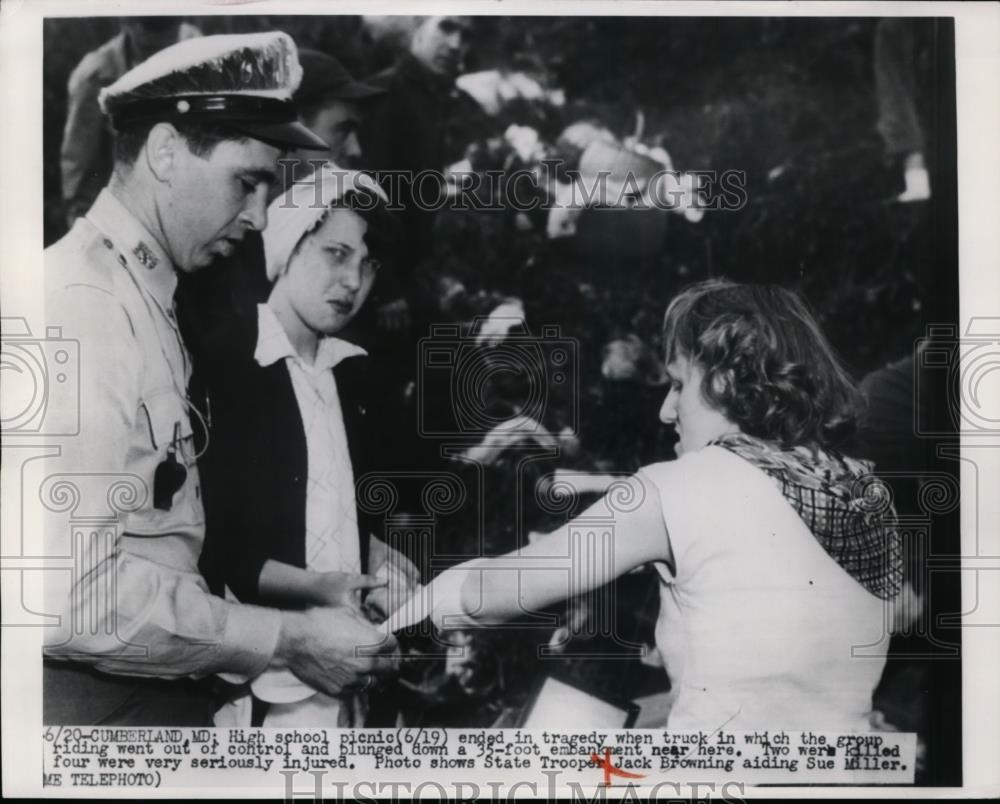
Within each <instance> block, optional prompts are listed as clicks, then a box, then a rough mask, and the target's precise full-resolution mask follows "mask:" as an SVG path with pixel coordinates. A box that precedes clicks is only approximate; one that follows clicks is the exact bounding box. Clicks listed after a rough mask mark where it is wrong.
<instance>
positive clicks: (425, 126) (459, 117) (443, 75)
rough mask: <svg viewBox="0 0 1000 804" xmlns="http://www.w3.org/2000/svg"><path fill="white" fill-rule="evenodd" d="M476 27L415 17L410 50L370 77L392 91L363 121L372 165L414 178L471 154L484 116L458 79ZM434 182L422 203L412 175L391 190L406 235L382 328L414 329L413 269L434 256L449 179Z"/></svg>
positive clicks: (383, 301) (381, 304) (382, 305)
mask: <svg viewBox="0 0 1000 804" xmlns="http://www.w3.org/2000/svg"><path fill="white" fill-rule="evenodd" d="M470 33H471V26H470V23H469V21H468V20H467V19H465V18H463V17H424V18H416V20H415V22H414V27H413V28H412V34H411V37H410V43H409V48H408V49H407V50H406V51H405V52H404V53H403V54H402V55H401V56H400V57H399V58H398V60H397V61H396V62H395V63H394V64H393V65H392V66H391V67H389V68H387V69H385V70H383V71H382V72H379V73H377V74H375V75H374V76H372V77H371V78H370V79H369V81H370V82H371V83H373V84H375V85H376V86H380V87H383V88H384V89H385V90H386V94H385V95H384V97H383V98H382V99H381V101H380V102H379V103H378V104H376V105H375V107H374V108H373V110H372V114H371V115H370V116H369V117H368V119H367V120H366V122H365V124H364V128H363V131H364V141H365V145H366V149H367V155H368V157H367V159H366V162H367V164H366V167H368V168H369V169H373V170H376V171H407V172H408V173H409V175H410V176H415V175H417V174H418V173H420V172H421V171H423V170H435V171H444V169H445V168H446V167H447V166H449V165H452V164H454V163H456V162H458V161H460V160H461V159H462V158H463V157H464V156H465V151H466V146H467V145H468V144H469V143H470V142H472V141H473V140H474V139H476V137H475V136H469V134H470V133H474V131H475V129H476V128H477V127H479V128H481V127H482V122H483V117H484V115H483V113H482V111H481V110H480V107H479V104H477V103H476V101H475V100H473V99H472V97H471V96H469V95H468V94H467V93H465V92H463V91H462V90H460V89H459V88H458V87H457V85H456V83H455V79H456V78H457V77H458V75H459V73H460V72H461V71H462V69H463V68H464V65H465V60H466V56H467V54H468V51H469V35H470ZM477 123H479V124H480V125H479V126H477ZM459 126H461V127H463V128H464V130H465V135H464V136H463V135H462V132H461V131H459V130H458V129H459ZM484 130H485V129H484ZM434 184H435V183H434V182H433V181H423V182H421V183H420V186H419V196H420V197H419V203H418V199H417V197H416V195H417V192H416V191H417V189H418V188H417V187H416V185H415V183H414V182H413V181H406V180H403V181H401V182H399V190H398V193H397V195H398V197H392V196H391V194H390V198H391V200H392V201H393V203H396V204H399V205H401V206H402V207H403V212H402V214H401V223H402V227H403V237H402V238H401V240H400V246H399V249H398V250H397V254H396V259H395V260H393V261H392V263H391V264H390V267H391V268H392V270H393V273H394V279H395V286H394V287H393V288H392V289H391V290H390V288H389V287H387V286H386V285H383V287H382V288H381V292H380V296H381V298H380V299H378V300H377V301H376V306H377V322H378V326H379V328H380V329H381V330H383V331H388V332H397V333H403V332H406V331H407V330H408V329H409V326H410V320H411V314H412V306H413V304H414V299H413V297H412V296H413V294H412V280H413V274H414V272H415V270H416V267H417V265H418V264H419V263H420V262H422V261H425V260H428V259H429V258H430V257H431V256H432V255H433V252H434V212H433V211H432V209H433V207H434V206H435V202H436V201H438V200H440V199H443V197H444V193H445V192H446V189H445V187H444V186H443V182H440V180H439V183H438V185H437V187H434ZM393 189H395V188H393ZM387 284H388V283H387Z"/></svg>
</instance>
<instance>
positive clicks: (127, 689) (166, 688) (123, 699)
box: [42, 659, 214, 726]
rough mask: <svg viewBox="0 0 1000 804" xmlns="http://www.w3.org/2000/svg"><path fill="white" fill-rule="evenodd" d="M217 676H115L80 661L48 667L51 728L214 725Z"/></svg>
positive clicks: (45, 711)
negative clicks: (207, 677) (214, 696)
mask: <svg viewBox="0 0 1000 804" xmlns="http://www.w3.org/2000/svg"><path fill="white" fill-rule="evenodd" d="M213 711H214V710H213V701H212V683H211V679H201V680H198V681H195V680H191V679H180V680H176V681H174V680H167V679H158V678H157V679H150V678H137V677H134V676H113V675H109V674H107V673H101V672H99V671H97V670H94V669H93V668H91V667H87V666H86V665H81V664H76V663H75V662H57V661H54V660H50V659H46V660H45V661H44V663H43V666H42V723H43V725H46V726H105V725H115V726H211V725H212V714H213Z"/></svg>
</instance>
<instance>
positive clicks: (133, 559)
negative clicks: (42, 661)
mask: <svg viewBox="0 0 1000 804" xmlns="http://www.w3.org/2000/svg"><path fill="white" fill-rule="evenodd" d="M46 312H47V323H48V325H49V326H50V327H51V326H60V327H61V329H62V337H63V338H66V339H72V340H75V341H77V343H78V344H79V347H78V348H79V360H80V364H79V366H80V372H79V380H80V382H79V396H78V400H76V401H74V400H71V399H68V398H67V399H66V400H63V401H61V402H60V400H57V399H54V400H53V403H56V407H54V408H53V410H52V412H51V413H52V416H53V417H59V418H58V419H56V418H53V419H52V421H60V420H61V421H63V422H65V421H69V420H71V419H72V417H73V416H74V415H75V413H74V411H73V410H71V409H69V408H70V407H71V406H72V405H73V404H78V406H79V407H78V414H79V432H78V434H77V435H74V436H69V437H66V438H63V439H61V443H60V454H59V455H58V457H56V458H54V459H53V460H52V461H51V464H50V467H49V468H48V471H50V472H52V473H55V474H59V475H62V476H65V477H66V478H67V479H68V480H70V481H71V482H72V483H74V484H75V485H76V486H77V487H79V488H81V489H82V488H85V487H87V486H86V484H87V483H89V482H94V481H96V480H99V479H107V480H106V481H105V482H106V483H112V482H113V481H114V478H115V477H118V478H120V479H123V480H125V481H131V482H134V483H136V484H137V485H139V486H142V485H143V484H144V483H145V484H146V488H145V489H142V493H150V492H151V489H149V488H148V483H149V482H151V480H152V479H151V478H148V479H144V478H138V477H137V476H135V475H134V474H131V473H130V471H129V466H128V462H127V455H128V450H129V444H130V440H131V438H132V437H133V433H134V430H133V428H134V426H135V424H136V422H135V419H136V416H137V415H138V412H137V411H138V405H137V400H138V399H139V398H140V390H139V389H140V382H141V371H142V358H141V353H140V351H139V349H138V347H137V345H136V340H135V337H134V333H133V332H132V325H131V322H130V320H129V318H128V315H127V312H126V310H125V308H123V307H122V306H121V305H120V304H119V303H118V302H117V301H116V299H115V298H114V296H113V295H112V294H111V293H110V292H109V291H107V290H104V289H101V288H98V287H94V286H89V285H71V286H68V287H64V288H61V289H58V290H56V291H55V292H54V293H52V294H51V295H50V297H49V300H48V305H47V311H46ZM67 417H69V418H67ZM109 493H110V492H109ZM102 499H103V498H102ZM93 502H94V498H93V495H91V496H90V497H87V499H84V496H83V494H82V492H81V500H80V502H79V503H78V504H77V505H78V510H79V508H80V506H82V505H89V504H91V503H93ZM63 523H64V524H63V528H65V518H63ZM133 538H144V539H145V538H155V537H149V536H142V537H140V536H130V535H129V534H127V533H120V532H118V529H117V528H113V527H110V526H107V527H94V526H88V527H87V528H86V529H85V530H82V532H80V533H74V534H73V540H74V544H75V547H74V551H73V558H74V571H73V572H72V573H58V575H60V576H63V575H68V576H69V577H67V578H63V579H61V580H57V579H56V578H55V577H53V578H52V579H49V578H47V579H46V597H47V599H48V600H49V601H50V606H52V608H50V609H49V610H50V611H51V610H55V611H59V612H60V613H61V617H60V625H59V627H57V628H53V629H52V630H51V631H50V632H49V633H48V634H47V638H46V647H45V653H46V655H47V656H51V657H54V658H66V659H73V660H74V661H79V662H84V663H86V664H90V665H92V666H94V667H96V668H97V669H99V670H102V671H105V672H109V673H117V674H124V675H135V676H155V677H162V678H177V677H184V676H202V675H208V674H210V673H214V672H218V671H220V670H231V671H236V672H242V673H245V674H247V675H249V676H253V675H257V674H259V673H260V672H262V671H263V670H264V669H266V667H267V665H268V664H269V662H270V660H271V657H272V656H273V654H274V651H275V648H276V646H277V642H278V636H279V631H280V627H281V619H280V613H279V612H276V611H269V610H266V609H261V608H258V607H249V606H240V605H236V604H232V603H227V602H226V601H224V600H221V599H219V598H217V597H214V596H213V595H211V594H210V593H209V591H208V588H207V585H206V584H205V581H204V579H203V578H202V577H201V575H200V574H199V573H198V572H197V571H195V570H194V568H193V567H192V570H191V571H184V570H182V569H180V568H178V567H174V566H168V565H166V564H164V563H158V562H156V561H153V560H151V559H149V558H146V557H144V556H140V555H136V554H134V553H132V552H130V551H129V550H128V541H129V540H130V539H133ZM195 558H196V556H195ZM180 563H182V562H180Z"/></svg>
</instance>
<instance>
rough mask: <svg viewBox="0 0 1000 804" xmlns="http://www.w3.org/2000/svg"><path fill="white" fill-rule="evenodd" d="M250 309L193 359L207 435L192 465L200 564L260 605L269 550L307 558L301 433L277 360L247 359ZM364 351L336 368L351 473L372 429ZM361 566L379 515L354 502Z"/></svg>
mask: <svg viewBox="0 0 1000 804" xmlns="http://www.w3.org/2000/svg"><path fill="white" fill-rule="evenodd" d="M256 345H257V314H256V310H254V312H253V315H242V316H239V317H237V318H234V319H233V320H232V321H231V325H230V326H229V327H227V328H226V329H225V330H223V331H218V332H215V333H213V335H212V337H211V339H210V341H209V342H208V343H207V345H206V348H205V350H204V352H203V353H202V354H201V355H200V356H199V358H198V360H197V361H196V364H195V371H196V374H197V377H196V382H195V385H196V386H197V387H199V388H200V389H201V392H202V393H204V395H205V396H206V397H207V402H206V404H207V408H208V410H209V416H210V420H211V424H210V438H209V443H208V446H207V448H206V449H205V451H204V454H203V456H202V459H201V461H200V462H199V469H200V472H201V474H202V491H203V495H204V503H205V518H206V539H205V547H204V549H203V551H202V557H201V562H200V565H199V566H200V568H201V570H202V574H203V575H204V576H205V579H206V581H207V582H208V584H209V587H210V588H211V589H212V591H213V592H215V593H216V594H220V595H221V594H223V584H227V585H228V586H229V588H230V589H231V590H232V591H233V592H234V593H235V594H236V596H237V597H238V598H239V599H240V600H241V601H242V602H245V603H259V604H264V605H267V604H268V603H269V601H268V600H266V599H262V598H261V596H260V595H259V592H258V579H259V577H260V571H261V568H262V567H263V566H264V563H265V562H266V561H267V560H268V559H274V560H276V561H281V562H284V563H286V564H292V565H294V566H297V567H305V532H306V522H305V516H306V485H307V479H308V478H307V467H308V457H307V451H306V436H305V431H304V430H303V427H302V418H301V416H300V414H299V408H298V403H297V402H296V399H295V391H294V389H293V387H292V380H291V377H290V376H289V374H288V369H287V368H286V366H285V361H283V360H282V361H278V362H277V363H274V364H272V365H270V366H267V367H263V368H262V367H261V366H259V365H258V364H257V362H256V361H255V360H254V357H253V356H254V351H255V349H256ZM366 364H367V360H366V358H364V357H350V358H346V359H345V360H343V361H341V362H340V363H339V364H338V365H337V366H336V367H335V368H334V369H333V373H334V377H335V378H336V382H337V391H338V394H339V396H340V401H341V408H342V410H343V416H344V429H345V430H346V431H347V441H348V449H349V451H350V457H351V465H352V467H353V469H354V476H355V479H358V478H360V477H362V476H363V475H364V474H365V473H366V472H368V471H371V470H373V469H374V467H371V466H370V465H369V456H371V455H372V454H373V447H374V446H375V444H374V442H375V441H376V439H377V431H376V430H374V429H373V427H372V424H371V422H370V421H369V416H368V409H369V399H368V394H367V393H366V388H367V385H368V383H367V365H366ZM358 533H359V536H360V538H361V544H360V547H361V567H362V571H364V570H365V569H366V568H367V564H368V539H369V536H370V534H372V533H375V534H376V535H381V533H382V523H381V522H380V520H379V518H378V517H377V516H373V515H371V514H366V513H365V512H364V511H362V510H361V509H360V508H359V510H358Z"/></svg>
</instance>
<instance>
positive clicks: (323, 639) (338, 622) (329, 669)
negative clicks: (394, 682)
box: [275, 607, 399, 696]
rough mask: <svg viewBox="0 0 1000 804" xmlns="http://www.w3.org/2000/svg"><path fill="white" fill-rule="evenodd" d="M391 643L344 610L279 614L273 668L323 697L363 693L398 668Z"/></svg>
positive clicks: (388, 636) (352, 612)
mask: <svg viewBox="0 0 1000 804" xmlns="http://www.w3.org/2000/svg"><path fill="white" fill-rule="evenodd" d="M397 648H398V646H397V643H396V639H395V637H394V636H393V635H392V634H386V633H383V632H382V631H380V630H378V629H376V628H374V627H372V625H371V624H370V623H368V622H367V621H366V620H365V619H364V617H362V616H361V615H360V614H359V613H358V612H356V611H355V610H354V609H352V608H348V607H336V608H333V607H318V608H313V609H307V610H306V611H304V612H284V613H283V615H282V624H281V635H280V637H279V639H278V649H277V651H275V664H276V665H278V666H284V667H287V668H288V669H289V670H291V671H292V672H293V673H294V674H295V675H296V676H297V677H298V678H299V679H300V680H302V681H304V682H305V683H306V684H308V685H309V686H311V687H313V688H314V689H318V690H320V691H322V692H325V693H326V694H327V695H333V696H337V695H340V694H342V693H343V692H345V691H349V690H354V689H365V688H367V687H369V686H371V685H372V684H373V683H374V682H375V681H376V680H377V679H379V678H385V677H387V676H392V675H395V673H396V672H397V671H398V669H399V659H398V656H396V654H397Z"/></svg>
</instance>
